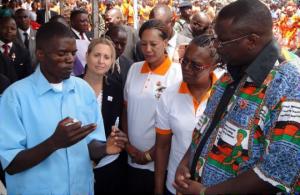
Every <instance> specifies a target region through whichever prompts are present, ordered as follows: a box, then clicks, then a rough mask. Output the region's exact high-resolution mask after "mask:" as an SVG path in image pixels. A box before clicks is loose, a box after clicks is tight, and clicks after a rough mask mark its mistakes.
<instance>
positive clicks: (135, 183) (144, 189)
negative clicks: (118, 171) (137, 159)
mask: <svg viewBox="0 0 300 195" xmlns="http://www.w3.org/2000/svg"><path fill="white" fill-rule="evenodd" d="M127 174H128V180H127V194H143V195H145V194H151V195H152V194H154V172H152V171H149V170H146V169H137V168H133V167H131V166H130V165H128V171H127Z"/></svg>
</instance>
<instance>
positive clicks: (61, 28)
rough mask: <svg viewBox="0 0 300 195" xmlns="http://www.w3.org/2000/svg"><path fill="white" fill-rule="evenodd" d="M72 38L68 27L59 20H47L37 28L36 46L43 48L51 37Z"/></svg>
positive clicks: (47, 44)
mask: <svg viewBox="0 0 300 195" xmlns="http://www.w3.org/2000/svg"><path fill="white" fill-rule="evenodd" d="M55 37H57V38H74V35H73V33H72V31H71V30H70V28H68V27H66V26H65V25H63V24H61V23H59V22H48V23H46V24H44V25H42V26H41V28H39V30H38V31H37V33H36V48H37V49H45V48H46V47H48V46H49V42H50V40H51V39H53V38H55Z"/></svg>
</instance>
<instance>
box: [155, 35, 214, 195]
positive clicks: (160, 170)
mask: <svg viewBox="0 0 300 195" xmlns="http://www.w3.org/2000/svg"><path fill="white" fill-rule="evenodd" d="M211 45H212V43H211V37H210V36H208V35H202V36H199V37H196V38H194V39H193V40H192V41H191V43H190V44H189V46H188V47H187V49H186V52H185V54H184V57H183V60H182V62H181V66H182V74H183V81H182V82H181V84H179V85H178V86H174V88H175V91H176V92H177V93H175V94H174V93H173V92H172V93H169V91H167V92H166V93H164V94H163V95H162V96H161V98H160V101H159V104H158V106H157V107H156V124H155V127H156V143H155V147H156V151H155V194H175V193H176V190H175V189H174V187H173V186H172V183H173V181H174V178H175V172H176V169H177V166H178V164H179V162H180V160H181V158H182V157H183V155H184V154H185V152H186V151H187V149H188V147H189V145H190V143H191V140H192V133H193V130H194V128H195V126H196V123H197V121H198V120H199V118H200V116H201V115H202V113H203V112H204V109H205V106H206V103H207V99H208V97H209V95H210V91H211V88H212V85H213V84H214V82H215V81H216V80H217V78H216V76H215V74H214V72H213V70H214V68H215V66H214V64H216V61H217V56H216V54H215V53H216V52H215V50H213V49H212V47H211ZM170 91H174V90H170ZM166 170H168V175H167V182H166V187H167V192H166V193H165V192H164V188H165V173H166Z"/></svg>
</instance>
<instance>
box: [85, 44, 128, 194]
mask: <svg viewBox="0 0 300 195" xmlns="http://www.w3.org/2000/svg"><path fill="white" fill-rule="evenodd" d="M115 59H116V51H115V49H114V45H113V43H112V42H111V41H110V40H108V39H106V38H99V39H94V40H92V41H91V43H90V45H89V47H88V50H87V54H86V61H87V65H86V67H85V74H84V75H83V79H84V80H85V81H87V82H88V83H89V84H90V86H91V87H92V88H93V90H94V92H95V94H96V96H97V101H98V104H99V106H100V108H101V111H102V116H103V122H104V127H105V133H106V136H107V137H108V136H109V135H110V134H111V131H112V126H117V127H118V126H119V124H118V123H119V122H118V121H119V118H120V116H121V113H122V106H123V90H122V84H121V83H120V82H118V81H116V80H114V79H112V78H111V77H110V76H109V71H111V70H113V69H114V64H115ZM83 95H84V94H83ZM121 133H122V132H121ZM125 167H126V160H125V159H124V158H122V155H121V156H119V154H117V155H110V156H107V157H105V158H103V159H101V161H100V162H99V163H98V164H97V165H96V167H95V169H94V174H95V181H96V182H95V194H118V193H119V192H120V191H121V190H123V189H124V188H123V187H122V183H123V178H124V174H123V173H124V169H125ZM118 190H119V191H118Z"/></svg>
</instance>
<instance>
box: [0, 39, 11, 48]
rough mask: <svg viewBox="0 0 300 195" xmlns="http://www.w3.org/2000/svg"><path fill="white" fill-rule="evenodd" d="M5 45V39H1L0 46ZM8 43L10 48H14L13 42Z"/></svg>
mask: <svg viewBox="0 0 300 195" xmlns="http://www.w3.org/2000/svg"><path fill="white" fill-rule="evenodd" d="M3 45H5V43H4V42H3V41H1V40H0V47H2V46H3ZM7 45H8V46H9V48H10V49H11V48H12V45H13V42H10V43H7Z"/></svg>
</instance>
